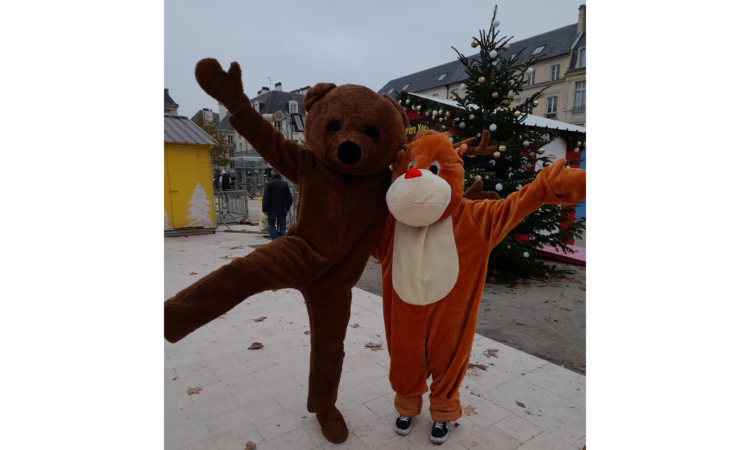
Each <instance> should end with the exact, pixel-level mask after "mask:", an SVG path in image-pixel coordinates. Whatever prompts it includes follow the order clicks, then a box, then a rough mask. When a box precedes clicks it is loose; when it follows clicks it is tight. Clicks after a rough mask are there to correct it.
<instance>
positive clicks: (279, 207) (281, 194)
mask: <svg viewBox="0 0 750 450" xmlns="http://www.w3.org/2000/svg"><path fill="white" fill-rule="evenodd" d="M293 202H294V197H292V191H291V190H290V189H289V185H288V184H287V183H286V181H284V180H282V179H281V174H279V173H278V172H277V171H275V170H272V171H271V180H270V181H269V182H268V183H266V186H265V188H263V214H265V215H266V216H268V229H269V230H270V232H271V240H272V241H273V240H276V238H278V237H279V236H285V235H286V215H287V213H288V212H289V210H290V209H291V208H292V203H293ZM277 227H278V228H277Z"/></svg>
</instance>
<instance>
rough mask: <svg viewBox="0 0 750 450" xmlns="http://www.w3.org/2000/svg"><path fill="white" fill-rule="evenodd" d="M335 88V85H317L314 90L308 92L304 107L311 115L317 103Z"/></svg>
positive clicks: (303, 103)
mask: <svg viewBox="0 0 750 450" xmlns="http://www.w3.org/2000/svg"><path fill="white" fill-rule="evenodd" d="M335 87H336V85H335V84H333V83H318V84H316V85H315V86H313V87H312V89H310V90H308V91H307V94H305V100H304V101H303V102H302V107H303V108H305V111H307V112H308V113H309V112H310V109H312V107H313V105H314V104H315V102H317V101H318V100H320V99H321V98H323V97H325V95H326V94H327V93H329V92H330V91H331V90H332V89H333V88H335Z"/></svg>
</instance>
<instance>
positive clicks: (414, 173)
mask: <svg viewBox="0 0 750 450" xmlns="http://www.w3.org/2000/svg"><path fill="white" fill-rule="evenodd" d="M421 176H422V172H420V171H419V169H415V168H414V167H412V168H411V169H409V170H407V171H406V177H405V178H406V179H407V180H408V179H409V178H418V177H421Z"/></svg>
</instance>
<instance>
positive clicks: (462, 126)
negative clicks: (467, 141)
mask: <svg viewBox="0 0 750 450" xmlns="http://www.w3.org/2000/svg"><path fill="white" fill-rule="evenodd" d="M458 127H459V128H461V129H462V130H463V129H464V128H466V123H464V122H461V123H459V124H458Z"/></svg>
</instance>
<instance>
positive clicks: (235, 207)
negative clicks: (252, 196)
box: [214, 191, 250, 228]
mask: <svg viewBox="0 0 750 450" xmlns="http://www.w3.org/2000/svg"><path fill="white" fill-rule="evenodd" d="M247 202H248V193H247V191H214V205H215V207H216V224H217V225H224V226H225V227H227V228H229V225H227V220H229V221H232V222H236V223H242V222H250V217H248V212H249V211H248V203H247Z"/></svg>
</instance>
